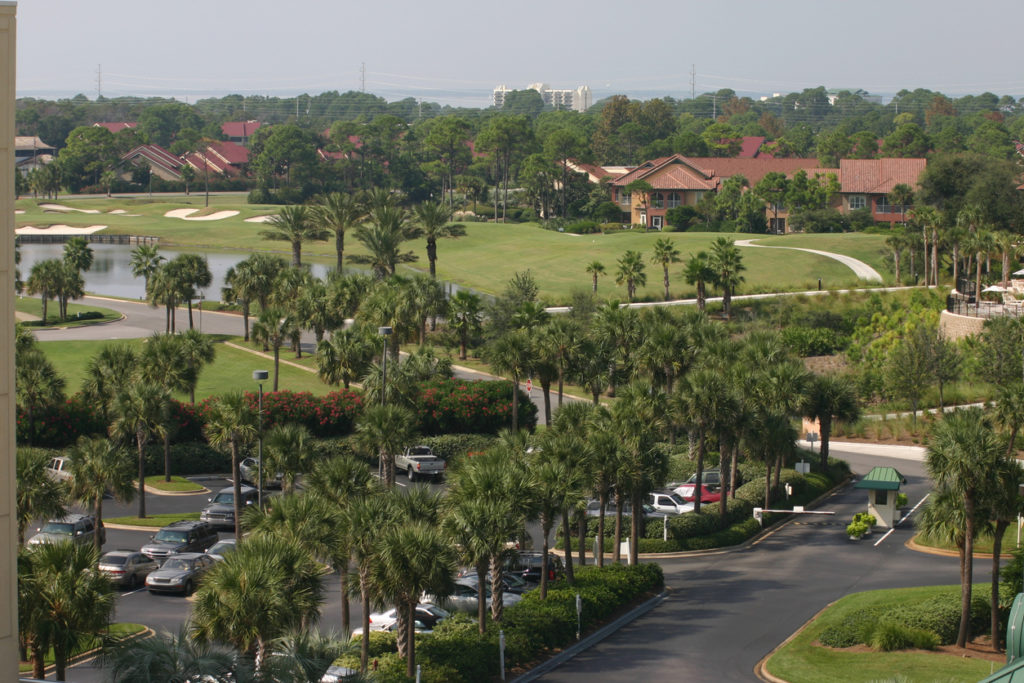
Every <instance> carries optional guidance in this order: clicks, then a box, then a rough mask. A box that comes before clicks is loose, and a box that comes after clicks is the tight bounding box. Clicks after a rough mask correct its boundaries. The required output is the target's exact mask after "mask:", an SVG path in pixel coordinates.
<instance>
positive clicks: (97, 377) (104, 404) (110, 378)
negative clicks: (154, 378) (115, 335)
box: [82, 344, 138, 424]
mask: <svg viewBox="0 0 1024 683" xmlns="http://www.w3.org/2000/svg"><path fill="white" fill-rule="evenodd" d="M137 367H138V358H137V356H136V354H135V349H133V348H132V347H131V346H128V345H127V344H108V345H106V346H104V347H103V348H102V349H100V351H99V353H97V354H96V355H95V356H93V357H92V358H90V359H89V362H88V364H87V365H86V368H85V379H84V380H83V382H82V394H83V396H84V397H85V399H86V400H87V401H88V402H89V404H90V405H92V406H93V409H94V410H96V411H97V412H98V413H99V414H100V416H101V417H102V418H103V421H104V422H105V423H108V424H109V423H110V420H111V410H112V408H113V405H114V401H115V400H116V399H117V396H118V394H121V393H123V392H125V391H127V390H128V388H129V387H130V386H131V385H132V383H133V381H134V379H135V371H136V369H137Z"/></svg>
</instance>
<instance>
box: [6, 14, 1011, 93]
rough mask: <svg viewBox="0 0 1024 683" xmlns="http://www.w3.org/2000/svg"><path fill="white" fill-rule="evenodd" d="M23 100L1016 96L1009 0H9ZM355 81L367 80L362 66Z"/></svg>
mask: <svg viewBox="0 0 1024 683" xmlns="http://www.w3.org/2000/svg"><path fill="white" fill-rule="evenodd" d="M17 12H18V65H17V75H18V82H17V93H18V96H19V97H23V96H32V97H47V98H53V97H69V96H73V95H75V94H77V93H82V94H84V95H86V96H87V97H89V98H90V99H93V98H95V97H96V96H97V92H102V94H103V95H104V96H106V97H115V96H122V95H137V96H165V97H174V98H177V99H179V100H182V101H190V102H194V101H195V100H196V99H199V98H202V97H210V96H222V95H225V94H228V93H240V94H246V95H250V94H254V95H277V96H293V95H296V94H302V93H307V94H317V93H320V92H325V91H329V90H337V91H340V92H344V91H347V90H360V89H363V83H364V82H365V90H366V91H367V92H371V93H374V94H377V95H380V96H382V97H385V98H386V99H387V100H389V101H391V100H397V99H402V98H404V97H414V98H418V99H423V100H424V101H434V102H441V103H442V104H452V105H459V106H472V107H485V106H488V105H489V104H490V97H491V91H492V90H493V89H494V88H495V87H496V86H497V85H500V84H505V85H507V86H508V87H510V88H525V87H526V86H527V85H528V84H530V83H536V82H543V83H547V84H549V85H550V86H551V87H552V88H575V87H577V86H580V85H587V86H589V87H590V88H591V89H592V90H593V91H594V93H595V97H594V99H595V101H596V100H597V99H599V98H600V97H602V96H607V95H610V94H626V95H630V96H631V97H634V98H638V99H645V98H648V97H654V96H663V95H671V96H673V97H676V98H685V97H689V95H690V91H691V69H692V70H693V72H695V78H694V81H695V84H694V86H695V90H696V92H697V94H700V93H701V92H708V91H715V90H718V89H720V88H731V89H733V90H735V91H737V92H738V93H740V94H743V95H751V96H757V95H771V94H772V93H788V92H794V91H800V90H803V89H804V88H813V87H817V86H819V85H823V86H825V87H826V88H840V89H851V90H852V89H856V88H862V89H864V90H867V91H868V92H871V93H875V94H882V95H892V94H895V93H896V92H898V91H899V90H901V89H903V88H906V89H909V90H913V89H915V88H928V89H931V90H936V91H940V92H944V93H946V94H950V95H963V94H978V93H982V92H985V91H989V92H994V93H996V94H997V95H1012V96H1014V97H1017V98H1020V97H1021V96H1024V70H1022V69H1021V66H1020V49H1019V46H1018V42H1019V41H1018V39H1017V33H1018V27H1019V26H1021V25H1022V20H1024V2H1021V0H980V1H979V0H975V1H974V2H965V1H963V0H958V1H953V0H928V1H923V0H885V1H880V0H859V1H857V2H840V1H838V0H772V1H770V2H769V1H767V0H731V2H712V1H709V0H699V1H693V0H648V1H647V2H644V3H632V2H621V1H620V2H612V1H610V0H587V1H584V0H546V1H541V0H518V1H517V2H509V3H499V2H486V1H485V2H480V1H479V0H433V1H432V2H421V1H416V0H406V1H405V2H401V1H398V0H364V1H362V2H353V1H352V0H316V1H314V0H286V1H283V2H269V1H268V0H246V1H245V2H242V1H240V0H202V1H199V0H177V1H176V2H155V1H153V0H91V1H90V0H21V1H20V2H19V3H18V10H17ZM364 79H365V81H364Z"/></svg>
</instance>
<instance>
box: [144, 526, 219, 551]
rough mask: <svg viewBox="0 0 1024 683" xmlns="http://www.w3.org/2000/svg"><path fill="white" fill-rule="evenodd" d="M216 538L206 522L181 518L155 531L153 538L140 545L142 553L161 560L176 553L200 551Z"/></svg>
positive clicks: (215, 533) (215, 540) (214, 541)
mask: <svg viewBox="0 0 1024 683" xmlns="http://www.w3.org/2000/svg"><path fill="white" fill-rule="evenodd" d="M217 540H218V537H217V532H216V531H214V530H213V527H212V526H210V525H209V524H207V523H206V522H193V521H188V520H182V521H180V522H174V523H173V524H168V525H167V526H165V527H164V528H162V529H160V531H158V532H156V535H155V536H153V540H152V541H150V542H149V543H147V544H146V545H144V546H142V553H143V554H144V555H147V556H149V557H152V558H153V559H154V560H162V559H164V558H165V557H169V556H170V555H177V554H178V553H201V552H203V550H204V549H206V548H209V547H210V546H211V545H213V544H214V543H216V542H217Z"/></svg>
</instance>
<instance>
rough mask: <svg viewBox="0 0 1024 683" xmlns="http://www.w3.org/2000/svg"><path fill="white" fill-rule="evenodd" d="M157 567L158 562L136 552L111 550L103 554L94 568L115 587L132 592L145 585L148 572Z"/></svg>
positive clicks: (158, 565)
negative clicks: (105, 576) (104, 575)
mask: <svg viewBox="0 0 1024 683" xmlns="http://www.w3.org/2000/svg"><path fill="white" fill-rule="evenodd" d="M159 567H160V563H159V562H157V561H156V560H152V559H150V558H148V557H146V556H145V555H143V554H142V553H140V552H139V551H138V550H111V551H110V552H108V553H104V554H103V557H101V558H100V561H99V564H98V565H97V567H96V568H97V569H99V570H100V571H101V572H102V573H104V574H106V575H107V576H108V577H109V578H110V582H111V583H112V584H114V585H115V586H121V587H127V588H129V589H132V590H134V589H135V588H137V587H138V586H139V585H140V584H145V582H146V577H147V576H149V574H150V572H153V571H155V570H157V569H158V568H159Z"/></svg>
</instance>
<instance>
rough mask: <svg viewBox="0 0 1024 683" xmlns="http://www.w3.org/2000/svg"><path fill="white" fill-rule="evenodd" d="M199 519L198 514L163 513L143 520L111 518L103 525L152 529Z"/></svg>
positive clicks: (104, 521) (148, 516)
mask: <svg viewBox="0 0 1024 683" xmlns="http://www.w3.org/2000/svg"><path fill="white" fill-rule="evenodd" d="M197 519H199V513H198V512H165V513H162V514H159V515H146V518H145V519H140V518H139V517H111V518H109V519H104V520H103V523H104V524H129V525H132V526H151V527H153V528H154V529H159V528H161V527H165V526H167V525H168V524H173V523H174V522H178V521H181V520H188V521H194V520H197Z"/></svg>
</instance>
